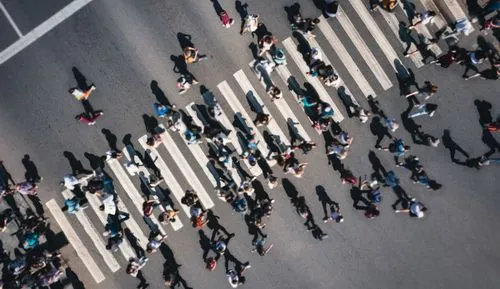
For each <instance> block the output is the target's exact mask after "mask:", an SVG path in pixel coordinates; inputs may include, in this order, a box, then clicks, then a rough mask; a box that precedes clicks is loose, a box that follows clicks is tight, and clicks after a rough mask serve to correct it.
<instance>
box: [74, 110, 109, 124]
mask: <svg viewBox="0 0 500 289" xmlns="http://www.w3.org/2000/svg"><path fill="white" fill-rule="evenodd" d="M102 115H104V112H102V111H93V112H83V113H81V114H79V115H77V116H75V119H76V120H78V121H79V122H81V123H85V124H87V125H95V123H96V121H97V119H98V118H99V117H101V116H102Z"/></svg>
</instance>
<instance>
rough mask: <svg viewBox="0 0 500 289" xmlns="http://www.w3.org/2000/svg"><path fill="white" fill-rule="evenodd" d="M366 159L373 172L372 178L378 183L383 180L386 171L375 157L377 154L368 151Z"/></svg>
mask: <svg viewBox="0 0 500 289" xmlns="http://www.w3.org/2000/svg"><path fill="white" fill-rule="evenodd" d="M368 159H369V160H370V163H371V164H372V169H373V171H374V177H375V178H376V179H377V180H379V181H381V180H383V179H384V177H383V176H385V175H386V174H387V170H386V169H385V168H384V166H383V165H382V162H381V161H380V159H379V158H378V157H377V154H375V152H374V151H372V150H370V152H369V153H368Z"/></svg>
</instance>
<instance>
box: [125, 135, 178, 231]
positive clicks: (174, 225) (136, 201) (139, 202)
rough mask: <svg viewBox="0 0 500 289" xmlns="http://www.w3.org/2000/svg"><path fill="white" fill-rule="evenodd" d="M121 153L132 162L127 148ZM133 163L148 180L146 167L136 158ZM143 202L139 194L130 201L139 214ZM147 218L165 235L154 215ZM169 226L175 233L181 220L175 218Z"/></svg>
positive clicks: (143, 199)
mask: <svg viewBox="0 0 500 289" xmlns="http://www.w3.org/2000/svg"><path fill="white" fill-rule="evenodd" d="M141 145H142V144H141ZM148 148H149V147H148ZM122 152H123V155H125V158H126V159H127V160H128V161H129V162H130V161H131V160H132V158H131V157H130V153H129V151H128V149H127V148H124V149H123V150H122ZM160 160H161V158H158V160H157V161H160ZM134 161H135V163H136V164H137V165H138V166H137V169H138V170H139V173H141V172H142V173H143V174H144V176H145V177H146V178H149V175H150V174H149V171H148V169H147V168H146V167H144V165H143V164H142V162H141V160H140V159H139V158H137V157H134ZM120 168H121V167H120ZM121 169H122V171H123V168H121ZM122 173H125V172H124V171H123V172H121V173H120V174H122ZM125 175H126V174H125ZM162 176H163V177H166V176H165V175H163V174H162ZM139 178H140V177H139ZM129 181H130V180H129ZM132 185H133V184H132ZM136 191H137V190H136ZM181 191H182V189H181ZM137 193H138V194H139V192H138V191H137ZM174 195H175V194H174ZM183 196H184V194H182V196H181V198H182V197H183ZM176 197H177V195H176ZM177 200H178V201H179V203H180V200H181V199H180V198H178V199H177ZM144 201H145V198H143V197H141V196H140V194H139V198H138V197H137V196H135V197H134V199H133V200H132V202H133V203H134V205H135V206H136V208H137V210H138V211H139V212H141V213H142V212H143V210H142V204H143V203H144ZM149 218H150V219H151V221H152V222H153V224H155V225H156V226H157V227H158V229H159V230H160V233H162V234H165V233H166V232H165V229H163V226H162V225H161V224H160V222H159V221H158V218H157V217H156V214H155V213H153V214H152V215H151V216H150V217H149ZM170 224H171V226H172V228H173V229H174V231H177V230H179V229H180V228H182V222H181V220H179V218H177V217H176V221H175V222H173V223H170Z"/></svg>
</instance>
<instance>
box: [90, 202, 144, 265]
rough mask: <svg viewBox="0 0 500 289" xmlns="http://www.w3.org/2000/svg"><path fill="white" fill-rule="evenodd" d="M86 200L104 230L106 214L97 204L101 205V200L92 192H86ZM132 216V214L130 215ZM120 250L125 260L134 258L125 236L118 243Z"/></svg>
mask: <svg viewBox="0 0 500 289" xmlns="http://www.w3.org/2000/svg"><path fill="white" fill-rule="evenodd" d="M87 200H88V201H89V205H90V207H92V210H94V212H95V213H96V215H97V217H98V218H99V220H101V223H102V225H103V230H102V231H103V232H104V226H105V225H106V223H107V219H108V218H107V217H108V216H107V214H106V213H105V212H104V211H101V210H99V206H100V205H101V201H100V200H99V198H98V197H97V196H96V195H94V194H87ZM131 217H132V216H131ZM120 251H121V253H122V255H123V257H125V260H127V261H128V260H130V258H135V257H136V256H135V252H134V249H132V246H131V245H130V243H129V241H128V240H127V238H125V236H124V238H123V242H122V243H121V244H120Z"/></svg>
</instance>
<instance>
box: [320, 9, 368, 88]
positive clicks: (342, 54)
mask: <svg viewBox="0 0 500 289" xmlns="http://www.w3.org/2000/svg"><path fill="white" fill-rule="evenodd" d="M322 17H323V16H320V19H321V18H322ZM318 27H319V28H320V30H321V32H322V33H323V35H324V36H325V38H326V40H328V42H329V43H330V45H331V46H332V48H333V50H334V51H335V53H337V56H338V58H339V59H340V61H341V62H342V64H344V66H345V68H346V69H347V71H348V72H349V74H350V75H351V77H352V78H353V79H354V81H355V82H356V84H357V85H358V87H359V88H360V89H361V92H362V93H363V94H364V95H365V97H367V96H368V95H375V92H374V90H373V88H372V87H371V85H370V84H369V83H368V80H366V78H365V76H364V75H363V74H362V73H361V70H359V67H358V66H357V65H356V63H355V62H354V60H353V59H352V57H351V55H350V54H349V52H347V49H346V48H345V47H344V45H343V44H342V41H340V39H339V37H338V36H337V34H336V33H335V32H334V31H333V29H332V27H331V26H330V25H328V23H327V22H326V20H325V19H324V18H322V19H321V21H320V22H319V23H318ZM346 32H347V31H346ZM311 45H312V43H311ZM317 47H319V45H318V46H317ZM324 55H325V54H323V57H324Z"/></svg>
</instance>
